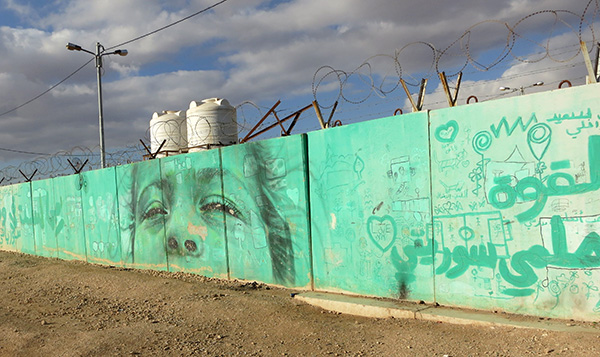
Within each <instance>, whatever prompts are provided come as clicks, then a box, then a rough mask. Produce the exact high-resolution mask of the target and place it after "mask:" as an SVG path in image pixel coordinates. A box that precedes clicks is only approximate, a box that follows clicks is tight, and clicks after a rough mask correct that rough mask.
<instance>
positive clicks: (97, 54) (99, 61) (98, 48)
mask: <svg viewBox="0 0 600 357" xmlns="http://www.w3.org/2000/svg"><path fill="white" fill-rule="evenodd" d="M66 47H67V49H68V50H69V51H83V52H87V53H89V54H91V55H92V56H94V58H95V59H96V76H97V78H98V126H99V127H100V129H99V130H100V166H101V167H102V168H105V167H106V151H105V148H104V116H103V110H102V57H103V56H108V55H119V56H127V50H116V51H113V52H104V51H105V49H104V46H102V45H101V44H100V42H96V52H92V51H88V50H86V49H85V48H82V47H81V46H79V45H76V44H74V43H71V42H69V43H67V46H66Z"/></svg>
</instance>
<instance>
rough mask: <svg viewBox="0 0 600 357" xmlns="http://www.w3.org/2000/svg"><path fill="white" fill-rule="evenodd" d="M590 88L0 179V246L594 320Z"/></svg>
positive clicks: (596, 246)
mask: <svg viewBox="0 0 600 357" xmlns="http://www.w3.org/2000/svg"><path fill="white" fill-rule="evenodd" d="M598 90H600V87H599V86H598V85H588V86H582V87H577V88H570V89H562V90H558V91H554V92H549V93H540V94H534V95H528V96H522V97H515V98H508V99H504V100H497V101H492V102H487V103H479V104H472V105H465V106H460V107H456V108H448V109H442V110H436V111H431V112H420V113H413V114H407V115H402V116H397V117H390V118H384V119H379V120H373V121H369V122H364V123H359V124H354V125H348V126H342V127H337V128H332V129H327V130H321V131H317V132H312V133H309V134H305V135H297V136H291V137H285V138H278V139H271V140H265V141H261V142H255V143H248V144H243V145H235V146H231V147H226V148H222V149H214V150H210V151H205V152H200V153H190V154H185V155H178V156H173V157H167V158H162V159H159V160H152V161H145V162H140V163H136V164H131V165H125V166H119V167H116V168H107V169H103V170H96V171H89V172H85V173H83V174H80V175H73V176H67V177H60V178H54V179H49V180H41V181H34V182H32V183H24V184H19V185H12V186H5V187H0V249H3V250H10V251H19V252H24V253H28V254H36V255H41V256H47V257H58V258H61V259H78V260H84V261H88V262H92V263H100V264H109V265H117V266H125V267H133V268H141V269H157V270H168V271H183V272H190V273H195V274H202V275H205V276H210V277H220V278H238V279H245V280H258V281H262V282H265V283H270V284H278V285H284V286H288V287H300V288H310V287H312V286H314V288H315V289H316V290H326V291H342V292H349V293H355V294H362V295H370V296H381V297H391V298H401V299H410V300H427V301H437V302H439V303H441V304H447V305H457V306H466V307H473V308H482V309H499V310H505V311H510V312H516V313H525V314H532V315H539V316H547V317H562V318H576V319H582V320H597V319H598V317H600V291H599V290H600V287H599V285H600V283H598V281H599V274H600V271H599V269H600V235H599V232H600V198H599V197H600V196H599V195H598V192H597V191H598V189H600V102H599V101H598V98H600V95H598V93H597V92H598Z"/></svg>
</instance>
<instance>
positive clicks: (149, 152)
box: [140, 139, 167, 160]
mask: <svg viewBox="0 0 600 357" xmlns="http://www.w3.org/2000/svg"><path fill="white" fill-rule="evenodd" d="M140 143H142V145H144V149H146V152H147V153H148V155H149V156H150V160H152V159H156V155H158V153H159V152H160V149H162V147H163V146H164V145H165V144H166V143H167V139H165V140H163V141H162V143H161V144H160V146H159V147H158V149H157V150H156V152H154V153H153V152H152V151H150V149H149V148H148V146H146V144H144V142H143V141H142V139H140Z"/></svg>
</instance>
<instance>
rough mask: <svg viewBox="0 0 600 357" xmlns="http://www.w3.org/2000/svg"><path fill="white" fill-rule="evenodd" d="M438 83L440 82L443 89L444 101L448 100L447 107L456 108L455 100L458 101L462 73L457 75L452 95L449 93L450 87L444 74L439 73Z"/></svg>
mask: <svg viewBox="0 0 600 357" xmlns="http://www.w3.org/2000/svg"><path fill="white" fill-rule="evenodd" d="M439 76H440V81H442V86H443V87H444V92H445V93H446V99H448V105H449V106H451V107H454V106H456V100H457V99H458V90H459V89H460V81H461V79H462V72H460V73H458V78H457V79H456V88H454V95H452V94H451V93H450V87H449V86H448V79H447V78H446V73H444V72H440V73H439Z"/></svg>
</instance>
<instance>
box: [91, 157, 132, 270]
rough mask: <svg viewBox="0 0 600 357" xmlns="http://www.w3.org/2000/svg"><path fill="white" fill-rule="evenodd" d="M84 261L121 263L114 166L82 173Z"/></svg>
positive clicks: (117, 264) (118, 264) (120, 264)
mask: <svg viewBox="0 0 600 357" xmlns="http://www.w3.org/2000/svg"><path fill="white" fill-rule="evenodd" d="M81 202H82V208H83V222H84V225H85V247H86V252H87V261H88V262H90V263H97V264H110V265H116V266H122V265H123V264H122V260H121V241H120V234H119V211H118V205H117V182H116V177H115V168H114V167H110V168H106V169H102V170H95V171H87V172H84V173H82V174H81Z"/></svg>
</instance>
